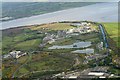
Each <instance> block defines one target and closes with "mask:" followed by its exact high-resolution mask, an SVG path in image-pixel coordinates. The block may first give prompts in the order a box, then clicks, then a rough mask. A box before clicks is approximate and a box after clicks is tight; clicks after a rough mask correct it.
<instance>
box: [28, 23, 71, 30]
mask: <svg viewBox="0 0 120 80" xmlns="http://www.w3.org/2000/svg"><path fill="white" fill-rule="evenodd" d="M42 28H46V29H50V30H67V29H71V28H73V26H70V24H65V23H55V24H45V25H42V26H36V27H35V26H33V27H31V28H30V29H31V30H40V29H42Z"/></svg>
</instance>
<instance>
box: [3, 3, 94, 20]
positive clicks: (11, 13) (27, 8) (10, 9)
mask: <svg viewBox="0 0 120 80" xmlns="http://www.w3.org/2000/svg"><path fill="white" fill-rule="evenodd" d="M95 3H96V2H72V3H71V2H54V3H53V2H3V3H2V18H6V17H11V18H10V19H4V20H3V21H6V20H12V19H17V18H23V17H30V16H33V15H39V14H44V13H49V12H54V11H59V10H64V9H69V8H75V7H82V6H86V5H91V4H95Z"/></svg>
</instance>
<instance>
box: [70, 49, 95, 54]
mask: <svg viewBox="0 0 120 80" xmlns="http://www.w3.org/2000/svg"><path fill="white" fill-rule="evenodd" d="M72 53H86V54H90V53H94V49H91V48H87V49H83V50H75V51H72Z"/></svg>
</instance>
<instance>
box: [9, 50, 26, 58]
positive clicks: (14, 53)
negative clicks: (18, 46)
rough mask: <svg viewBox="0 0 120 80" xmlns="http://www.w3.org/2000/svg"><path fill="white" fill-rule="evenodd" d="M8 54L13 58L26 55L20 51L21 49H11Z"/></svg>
mask: <svg viewBox="0 0 120 80" xmlns="http://www.w3.org/2000/svg"><path fill="white" fill-rule="evenodd" d="M10 55H11V56H12V57H13V58H20V57H21V56H24V55H26V53H22V52H21V51H12V52H10Z"/></svg>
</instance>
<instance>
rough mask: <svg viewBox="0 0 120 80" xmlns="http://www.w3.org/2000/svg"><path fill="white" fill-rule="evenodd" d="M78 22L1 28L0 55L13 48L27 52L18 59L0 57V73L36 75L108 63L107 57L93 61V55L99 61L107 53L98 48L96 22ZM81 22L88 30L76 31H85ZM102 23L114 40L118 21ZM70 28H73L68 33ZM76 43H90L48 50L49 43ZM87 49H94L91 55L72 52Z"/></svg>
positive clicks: (62, 44)
mask: <svg viewBox="0 0 120 80" xmlns="http://www.w3.org/2000/svg"><path fill="white" fill-rule="evenodd" d="M77 23H79V24H81V26H78V25H77V27H75V26H72V25H73V24H75V22H68V23H67V22H66V23H65V22H61V23H59V22H54V23H48V24H42V25H31V26H24V27H18V28H12V29H8V30H4V31H3V38H2V41H3V43H2V46H3V48H2V55H6V54H8V53H9V52H11V51H14V50H18V51H19V50H20V51H22V52H26V53H27V55H25V56H22V57H20V58H17V59H14V58H10V59H9V58H8V59H7V58H5V59H3V69H4V70H3V76H4V77H13V76H14V77H33V78H35V77H43V76H51V75H53V74H57V73H60V72H67V71H71V70H78V71H81V70H82V69H87V68H90V67H94V66H95V65H94V64H98V65H102V66H106V65H107V66H109V63H110V60H109V59H111V57H109V58H107V59H108V62H107V61H106V62H102V60H100V61H101V62H99V61H98V62H97V61H95V60H96V55H98V57H97V58H98V60H99V56H102V59H104V56H106V48H105V47H103V46H101V47H99V46H100V44H101V40H100V37H99V36H100V32H99V29H98V25H97V23H92V22H91V23H89V22H84V21H83V22H81V23H80V22H77ZM82 23H85V24H89V25H88V28H89V29H90V30H88V29H87V30H88V31H89V32H84V33H82V32H79V31H81V29H82V31H84V30H86V25H82ZM71 24H72V25H71ZM103 24H104V27H105V30H106V32H107V34H108V35H107V37H108V38H109V37H110V38H111V39H113V40H114V41H115V42H117V40H116V39H117V38H118V37H117V34H118V33H117V32H116V31H117V24H116V23H103ZM75 25H76V24H75ZM109 26H110V27H109ZM113 26H115V27H113ZM71 30H73V31H72V32H71ZM111 30H112V32H111ZM74 31H75V32H74ZM69 32H71V33H69ZM76 42H84V43H86V42H90V45H89V46H86V47H79V48H77V46H81V45H80V44H79V45H73V46H72V47H73V48H61V49H58V48H56V49H49V47H51V46H55V45H57V46H69V45H71V44H74V43H76ZM83 45H84V44H82V46H83ZM41 46H42V47H41ZM89 48H90V49H93V50H94V52H93V53H90V54H87V52H86V53H82V52H77V53H72V52H73V51H75V50H84V49H85V50H86V49H89ZM112 52H113V54H114V53H115V52H114V50H113V51H112ZM81 53H82V54H81ZM110 54H111V53H110ZM91 56H92V57H91ZM112 56H113V55H112ZM85 57H88V58H85ZM89 57H90V58H89ZM112 58H114V57H112ZM100 59H101V58H100ZM94 61H95V62H94ZM82 66H84V67H82ZM8 67H9V68H8ZM49 73H50V74H49ZM48 74H49V75H48ZM31 75H32V76H31Z"/></svg>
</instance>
